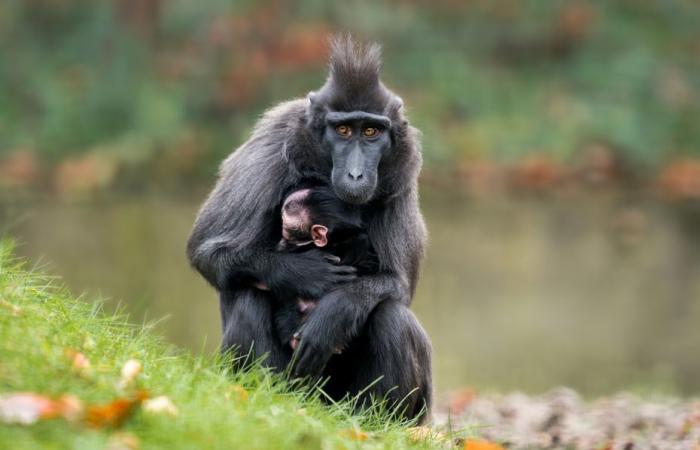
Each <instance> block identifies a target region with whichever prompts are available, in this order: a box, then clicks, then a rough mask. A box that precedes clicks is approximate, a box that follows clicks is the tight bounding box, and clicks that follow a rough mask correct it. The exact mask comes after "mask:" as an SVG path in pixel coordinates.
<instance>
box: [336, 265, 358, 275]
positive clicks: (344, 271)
mask: <svg viewBox="0 0 700 450" xmlns="http://www.w3.org/2000/svg"><path fill="white" fill-rule="evenodd" d="M333 273H335V274H338V275H354V274H356V273H357V269H356V268H354V267H353V266H335V267H334V268H333Z"/></svg>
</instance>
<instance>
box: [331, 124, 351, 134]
mask: <svg viewBox="0 0 700 450" xmlns="http://www.w3.org/2000/svg"><path fill="white" fill-rule="evenodd" d="M335 132H336V133H338V134H339V135H340V136H342V137H350V135H351V134H352V130H350V127H349V126H347V125H338V126H337V127H335Z"/></svg>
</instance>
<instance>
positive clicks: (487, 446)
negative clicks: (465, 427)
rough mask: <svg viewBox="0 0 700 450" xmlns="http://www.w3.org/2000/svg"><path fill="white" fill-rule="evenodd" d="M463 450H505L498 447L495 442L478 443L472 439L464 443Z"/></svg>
mask: <svg viewBox="0 0 700 450" xmlns="http://www.w3.org/2000/svg"><path fill="white" fill-rule="evenodd" d="M464 450H505V449H504V448H503V447H501V446H500V445H498V444H496V443H495V442H490V441H478V440H473V439H467V440H466V441H464Z"/></svg>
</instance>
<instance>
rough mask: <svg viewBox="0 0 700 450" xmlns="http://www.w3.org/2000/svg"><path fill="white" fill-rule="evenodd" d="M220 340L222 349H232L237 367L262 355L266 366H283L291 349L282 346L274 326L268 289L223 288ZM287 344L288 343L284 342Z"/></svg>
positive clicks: (277, 368)
mask: <svg viewBox="0 0 700 450" xmlns="http://www.w3.org/2000/svg"><path fill="white" fill-rule="evenodd" d="M219 299H220V309H221V324H222V329H223V339H222V343H221V350H222V351H229V350H233V351H234V352H235V356H236V360H237V361H236V364H234V366H235V367H236V368H243V367H246V366H248V365H250V364H251V363H253V362H254V361H257V360H259V359H261V358H264V359H263V364H264V365H265V366H267V367H273V368H275V369H276V370H278V371H282V370H284V369H285V367H286V366H287V364H288V363H289V360H290V358H291V351H290V350H289V349H286V348H284V346H283V343H281V342H280V340H279V337H278V335H277V333H276V331H275V329H274V311H273V305H274V299H273V298H272V297H271V294H270V293H269V292H265V291H261V290H258V289H253V288H241V289H236V290H230V291H222V292H221V293H220V295H219ZM287 347H288V345H287Z"/></svg>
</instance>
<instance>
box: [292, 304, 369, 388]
mask: <svg viewBox="0 0 700 450" xmlns="http://www.w3.org/2000/svg"><path fill="white" fill-rule="evenodd" d="M352 309H353V304H352V302H350V301H348V299H346V298H345V296H344V295H343V292H342V291H341V290H335V291H333V292H331V293H329V294H328V295H326V296H325V297H324V298H322V299H321V300H320V301H319V303H318V305H317V306H316V308H315V309H314V311H312V312H311V314H310V315H309V318H308V320H307V321H306V323H304V325H302V327H301V328H300V329H299V330H298V331H297V332H296V333H294V337H293V338H292V340H293V341H294V344H292V345H293V347H295V349H294V356H293V358H292V373H293V374H294V375H295V376H297V377H302V378H303V377H317V376H320V375H321V374H322V373H323V370H324V368H325V367H326V364H328V361H329V360H330V359H331V356H333V355H334V354H337V353H340V352H341V349H342V348H344V347H345V345H346V344H347V341H348V339H349V336H348V334H347V332H346V331H347V330H349V329H351V328H352V324H351V323H350V322H352V321H353V319H354V317H355V314H354V311H353V310H352ZM346 322H347V323H346Z"/></svg>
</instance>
